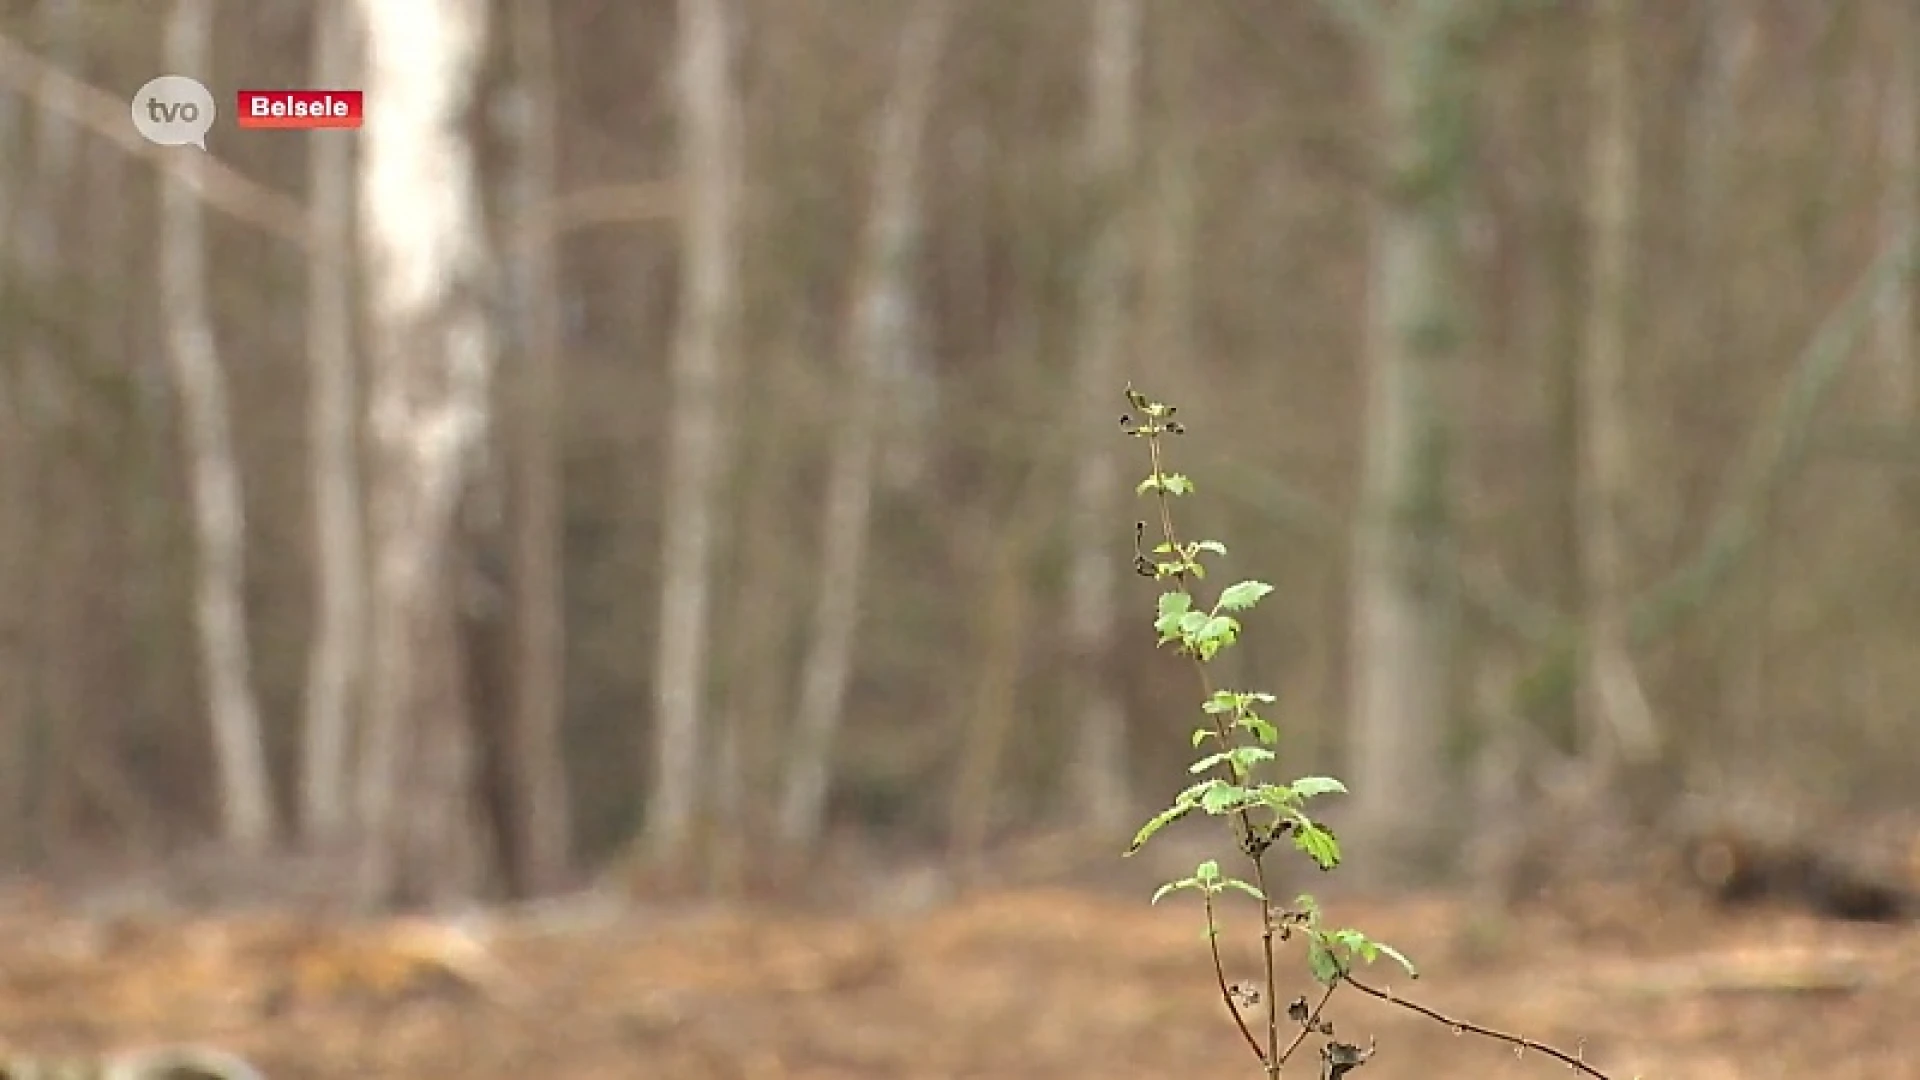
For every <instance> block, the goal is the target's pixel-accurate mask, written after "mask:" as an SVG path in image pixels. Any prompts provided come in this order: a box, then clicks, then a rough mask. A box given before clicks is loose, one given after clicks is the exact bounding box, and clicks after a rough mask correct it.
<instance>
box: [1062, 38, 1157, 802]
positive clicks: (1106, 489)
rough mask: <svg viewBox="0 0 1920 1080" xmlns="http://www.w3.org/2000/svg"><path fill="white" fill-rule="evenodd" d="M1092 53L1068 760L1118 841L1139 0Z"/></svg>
mask: <svg viewBox="0 0 1920 1080" xmlns="http://www.w3.org/2000/svg"><path fill="white" fill-rule="evenodd" d="M1091 6H1092V15H1093V26H1092V31H1091V39H1090V41H1089V45H1088V49H1087V71H1086V76H1087V83H1086V88H1087V126H1086V143H1085V146H1084V148H1083V153H1084V155H1085V162H1084V167H1085V170H1086V184H1087V187H1088V189H1089V192H1090V196H1091V202H1092V206H1093V214H1094V219H1093V235H1092V237H1091V245H1092V246H1091V249H1090V250H1089V252H1088V256H1087V263H1086V270H1085V273H1084V276H1083V277H1082V279H1081V282H1082V284H1081V292H1080V344H1079V356H1078V357H1077V359H1076V360H1075V363H1074V373H1073V405H1072V412H1073V415H1074V418H1075V424H1076V427H1077V428H1078V429H1079V434H1080V437H1079V439H1077V440H1076V441H1077V443H1078V446H1077V448H1076V455H1077V457H1078V464H1077V466H1076V470H1075V475H1074V483H1073V493H1072V503H1071V508H1070V510H1069V511H1068V513H1069V521H1070V523H1071V525H1070V527H1071V529H1072V534H1073V544H1072V550H1073V565H1072V569H1071V571H1070V575H1071V576H1070V577H1069V579H1068V592H1067V626H1066V634H1067V644H1068V649H1069V651H1070V654H1071V656H1072V657H1073V665H1074V668H1075V670H1074V680H1073V686H1074V697H1075V703H1076V704H1075V707H1076V709H1077V710H1078V713H1079V715H1078V716H1077V717H1076V719H1075V723H1076V732H1075V738H1074V752H1073V759H1072V761H1071V763H1070V766H1069V769H1070V775H1071V777H1072V780H1071V782H1072V785H1073V793H1074V804H1075V807H1076V809H1077V810H1079V811H1080V812H1082V813H1084V814H1085V823H1086V825H1087V826H1088V827H1089V828H1092V829H1094V830H1097V831H1100V832H1111V831H1112V830H1114V829H1117V828H1120V827H1121V826H1123V825H1124V824H1125V823H1126V820H1127V818H1128V805H1127V803H1128V791H1127V789H1128V784H1127V741H1126V731H1127V717H1126V712H1125V710H1124V709H1123V707H1122V706H1121V703H1120V697H1119V694H1118V693H1117V692H1116V690H1115V688H1114V685H1113V677H1112V675H1113V672H1112V663H1111V661H1112V651H1113V627H1114V620H1115V618H1116V615H1117V611H1116V593H1117V590H1118V588H1119V581H1118V571H1119V566H1120V561H1119V552H1120V551H1121V549H1122V547H1123V545H1122V544H1120V543H1119V542H1117V541H1116V539H1115V537H1116V536H1117V535H1118V534H1117V533H1115V532H1114V523H1115V522H1116V521H1118V520H1120V515H1121V509H1120V495H1121V491H1122V488H1121V480H1120V470H1119V462H1118V460H1117V459H1116V457H1115V453H1116V451H1117V450H1118V449H1119V447H1118V446H1117V445H1116V444H1115V442H1114V440H1113V438H1112V435H1113V432H1112V430H1111V428H1112V423H1111V421H1110V419H1109V418H1108V417H1107V414H1108V413H1110V412H1112V411H1113V410H1112V409H1111V408H1108V407H1107V406H1108V403H1109V402H1111V401H1112V400H1113V398H1114V395H1115V394H1116V393H1118V392H1119V388H1120V386H1121V385H1122V383H1123V382H1124V381H1125V380H1124V378H1123V376H1122V373H1121V368H1122V350H1123V348H1124V347H1125V341H1126V335H1127V325H1128V315H1129V312H1128V306H1127V294H1128V286H1129V279H1130V277H1131V275H1132V274H1133V271H1134V265H1133V262H1134V251H1133V245H1132V237H1131V235H1130V231H1131V224H1130V216H1129V214H1128V209H1129V207H1130V205H1131V203H1132V195H1131V192H1130V191H1128V183H1129V176H1130V173H1131V172H1132V168H1133V164H1134V143H1135V130H1136V127H1137V123H1138V121H1137V116H1136V113H1137V112H1138V108H1137V105H1136V101H1135V99H1136V96H1137V90H1136V84H1137V83H1138V81H1139V68H1140V23H1141V18H1142V11H1141V4H1140V0H1093V3H1092V5H1091Z"/></svg>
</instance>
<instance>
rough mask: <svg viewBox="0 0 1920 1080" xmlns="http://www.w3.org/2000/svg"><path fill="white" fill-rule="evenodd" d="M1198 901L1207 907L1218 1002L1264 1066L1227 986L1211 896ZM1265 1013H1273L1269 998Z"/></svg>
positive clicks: (1263, 1057)
mask: <svg viewBox="0 0 1920 1080" xmlns="http://www.w3.org/2000/svg"><path fill="white" fill-rule="evenodd" d="M1200 899H1201V900H1202V901H1203V902H1204V903H1205V904H1206V905H1207V948H1208V950H1210V951H1211V952H1212V953H1213V977H1214V980H1215V981H1216V982H1218V983H1219V984H1220V1000H1221V1001H1224V1002H1226V1003H1227V1011H1228V1012H1229V1013H1232V1014H1233V1022H1234V1024H1235V1026H1237V1027H1238V1028H1239V1029H1240V1034H1241V1035H1242V1036H1244V1037H1245V1038H1246V1040H1247V1046H1248V1048H1250V1049H1251V1050H1252V1051H1253V1056H1254V1057H1257V1058H1259V1059H1260V1064H1261V1065H1265V1064H1266V1063H1267V1055H1266V1053H1265V1052H1264V1051H1262V1050H1261V1049H1260V1040H1258V1039H1256V1038H1254V1037H1253V1030H1252V1029H1251V1028H1249V1027H1247V1021H1246V1018H1245V1017H1243V1016H1241V1015H1240V1006H1238V1005H1236V1004H1234V1001H1233V988H1232V987H1230V986H1228V985H1227V968H1226V965H1225V964H1223V963H1222V962H1221V960H1220V926H1219V924H1218V923H1216V922H1215V921H1214V917H1213V894H1212V893H1210V892H1204V891H1203V892H1202V893H1201V894H1200ZM1267 1012H1269V1013H1271V1012H1273V1000H1272V999H1271V998H1269V999H1268V1000H1267Z"/></svg>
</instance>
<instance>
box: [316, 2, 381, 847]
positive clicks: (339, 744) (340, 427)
mask: <svg viewBox="0 0 1920 1080" xmlns="http://www.w3.org/2000/svg"><path fill="white" fill-rule="evenodd" d="M352 17H353V12H352V9H351V8H347V7H344V6H328V7H321V8H318V9H316V11H315V13H314V51H313V79H314V84H315V85H316V86H351V85H354V84H355V83H356V82H357V81H358V80H357V78H356V77H355V75H354V68H355V67H356V65H355V64H354V63H353V61H352V52H353V46H354V39H355V35H354V33H353V26H352V23H351V19H352ZM308 146H309V147H310V149H309V153H310V154H311V157H310V158H309V162H308V167H309V177H310V178H309V181H308V182H309V185H310V187H311V189H312V190H311V195H310V200H311V201H310V207H311V211H310V215H309V218H308V228H309V229H310V230H311V231H312V235H313V243H314V249H313V253H312V261H311V262H310V263H309V266H308V275H309V277H308V280H307V290H308V291H307V362H308V365H309V371H310V376H309V377H310V379H311V382H310V384H309V389H308V402H307V424H308V427H307V441H308V450H307V452H308V454H309V455H310V466H311V476H312V484H313V523H314V558H315V566H314V569H315V581H314V607H315V614H316V620H315V625H314V629H313V646H312V653H311V655H310V656H309V658H308V669H307V697H306V728H305V732H304V733H305V737H306V742H305V746H304V752H303V754H302V756H301V788H300V798H301V816H302V823H303V825H304V826H305V831H306V835H307V839H308V840H309V841H317V842H330V841H335V840H338V839H340V838H341V837H342V836H343V835H344V833H345V830H346V828H347V826H348V825H349V824H350V821H351V817H350V813H349V810H350V806H351V800H350V797H349V792H348V788H347V778H348V761H349V754H350V753H351V750H352V747H353V740H354V732H355V730H356V728H357V725H356V723H355V721H356V719H357V718H358V715H359V707H360V704H361V699H360V691H361V680H362V676H363V674H364V672H365V670H366V654H365V652H364V651H363V650H364V648H365V644H366V629H367V627H366V581H367V570H366V553H365V550H364V539H363V535H362V530H363V529H364V527H365V526H364V524H363V520H362V511H361V498H362V493H361V490H360V453H359V450H360V425H359V424H358V422H357V420H356V417H357V416H358V414H359V406H360V380H359V370H358V361H357V358H356V356H355V354H354V350H353V295H352V275H351V266H352V263H351V260H350V259H349V257H348V256H349V253H350V249H351V245H352V236H353V199H352V193H353V174H352V169H353V155H352V147H353V140H352V139H348V138H343V137H340V135H339V133H335V132H317V133H315V134H314V135H312V136H310V141H309V143H308Z"/></svg>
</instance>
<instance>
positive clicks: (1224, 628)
mask: <svg viewBox="0 0 1920 1080" xmlns="http://www.w3.org/2000/svg"><path fill="white" fill-rule="evenodd" d="M1192 614H1195V615H1200V616H1201V618H1203V619H1205V620H1206V621H1205V622H1203V623H1201V624H1200V628H1199V630H1197V631H1195V632H1194V635H1193V636H1194V639H1195V640H1197V641H1202V642H1207V641H1217V642H1220V643H1221V644H1224V645H1231V644H1233V641H1234V639H1235V638H1237V637H1239V636H1240V622H1239V620H1237V619H1232V618H1229V617H1227V616H1225V615H1214V616H1211V617H1208V616H1206V615H1201V613H1200V612H1197V611H1196V612H1192Z"/></svg>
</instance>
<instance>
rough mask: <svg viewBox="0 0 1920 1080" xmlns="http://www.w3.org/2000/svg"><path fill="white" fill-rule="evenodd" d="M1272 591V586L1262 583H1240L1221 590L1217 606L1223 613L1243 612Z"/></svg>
mask: <svg viewBox="0 0 1920 1080" xmlns="http://www.w3.org/2000/svg"><path fill="white" fill-rule="evenodd" d="M1272 591H1273V586H1271V585H1269V584H1267V583H1266V582H1264V581H1242V582H1240V583H1238V584H1235V585H1229V586H1227V587H1226V588H1225V589H1224V590H1222V591H1221V593H1220V603H1219V604H1218V605H1217V606H1218V607H1219V608H1220V609H1221V610H1224V611H1245V610H1247V609H1248V608H1250V607H1252V606H1253V605H1255V604H1257V603H1259V602H1260V598H1261V597H1263V596H1265V595H1267V594H1268V593H1270V592H1272Z"/></svg>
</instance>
